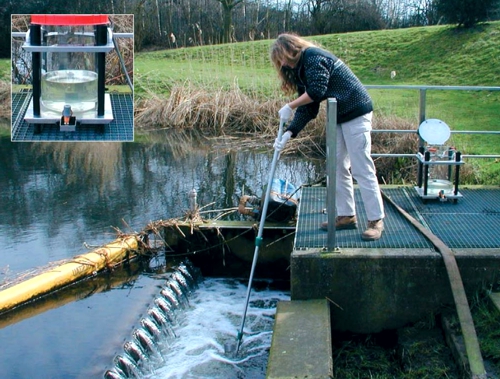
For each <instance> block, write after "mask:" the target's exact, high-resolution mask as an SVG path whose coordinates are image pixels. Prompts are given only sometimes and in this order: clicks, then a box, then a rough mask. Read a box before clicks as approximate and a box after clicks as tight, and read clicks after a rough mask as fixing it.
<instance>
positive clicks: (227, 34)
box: [217, 0, 243, 42]
mask: <svg viewBox="0 0 500 379" xmlns="http://www.w3.org/2000/svg"><path fill="white" fill-rule="evenodd" d="M217 1H218V2H219V3H221V5H222V42H231V40H232V39H231V35H232V34H233V33H232V32H233V30H232V29H233V20H232V11H233V9H234V7H236V6H237V5H238V4H240V3H241V2H243V0H217Z"/></svg>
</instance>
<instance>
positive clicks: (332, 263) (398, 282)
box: [290, 187, 500, 333]
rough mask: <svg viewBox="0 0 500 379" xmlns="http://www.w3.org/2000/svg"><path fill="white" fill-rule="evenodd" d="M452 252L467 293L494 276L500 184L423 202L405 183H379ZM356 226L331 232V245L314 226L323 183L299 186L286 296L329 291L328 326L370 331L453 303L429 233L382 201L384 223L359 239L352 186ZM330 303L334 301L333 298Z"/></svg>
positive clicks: (499, 266)
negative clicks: (373, 235) (377, 233)
mask: <svg viewBox="0 0 500 379" xmlns="http://www.w3.org/2000/svg"><path fill="white" fill-rule="evenodd" d="M382 189H383V191H384V193H385V194H386V195H389V196H390V198H391V199H392V200H393V201H394V202H396V203H397V204H398V205H399V206H400V207H401V208H403V209H404V210H405V211H406V212H407V213H409V214H411V215H412V216H413V217H414V218H415V219H417V220H418V221H419V222H420V223H422V225H424V226H425V227H426V228H428V229H429V230H430V231H431V232H432V233H433V234H434V235H435V236H437V237H438V238H439V239H440V240H441V241H443V242H444V243H445V244H446V245H447V246H448V247H450V248H451V249H452V251H453V254H454V255H455V258H456V261H457V265H458V267H459V271H460V276H461V278H462V281H463V284H464V287H465V290H466V293H467V295H471V296H472V295H474V294H475V293H476V292H477V291H480V290H481V289H483V288H488V287H490V286H491V285H492V284H494V283H497V282H498V279H499V278H500V188H498V187H488V188H486V187H474V188H472V187H467V188H462V189H461V192H462V193H463V196H464V197H463V198H462V199H460V200H459V201H458V203H457V204H455V203H452V202H444V203H443V202H440V201H439V200H437V201H434V202H432V201H427V202H423V201H422V199H420V198H419V197H418V194H417V193H416V192H415V191H414V190H413V189H412V188H410V187H387V188H382ZM355 199H356V209H357V216H358V224H359V225H358V229H355V230H341V231H337V233H336V242H337V243H336V246H337V248H336V249H335V250H334V251H333V252H328V249H326V248H325V245H326V242H327V233H326V232H324V231H321V230H320V229H319V225H320V224H321V222H323V221H326V218H327V216H326V215H325V214H324V213H323V212H322V209H323V208H324V207H325V205H326V188H324V187H318V188H305V189H304V191H303V192H302V196H301V202H300V208H299V216H298V222H297V230H296V238H295V243H294V250H293V252H292V255H291V263H290V270H291V299H292V301H296V300H309V299H325V298H328V299H329V300H330V301H331V303H332V306H331V315H332V324H331V327H332V329H333V330H339V331H351V332H355V333H375V332H379V331H382V330H385V329H395V328H399V327H402V326H404V325H407V324H409V323H412V322H415V321H418V320H420V319H422V318H423V317H425V316H427V315H429V314H430V313H437V312H440V310H441V309H442V308H443V307H446V306H453V305H454V299H453V296H452V293H451V288H450V283H449V279H448V274H447V271H446V268H445V265H444V262H443V260H442V257H441V254H440V253H439V252H438V250H437V249H436V248H435V247H434V245H433V244H432V243H431V241H430V240H428V239H427V238H426V237H425V236H424V235H422V234H421V233H420V232H419V231H418V230H417V229H416V228H415V227H414V226H413V225H412V224H411V223H410V222H409V221H408V220H406V219H405V218H404V217H403V216H402V215H401V214H400V213H399V212H398V211H397V210H396V209H395V207H394V206H392V204H390V203H388V202H385V210H386V218H385V220H384V223H385V231H384V233H383V236H382V238H381V239H380V240H377V241H363V240H362V239H361V233H362V231H363V229H364V227H365V225H366V223H367V219H366V214H365V212H364V207H363V204H362V202H361V196H360V194H359V190H358V189H356V190H355ZM334 304H335V305H334Z"/></svg>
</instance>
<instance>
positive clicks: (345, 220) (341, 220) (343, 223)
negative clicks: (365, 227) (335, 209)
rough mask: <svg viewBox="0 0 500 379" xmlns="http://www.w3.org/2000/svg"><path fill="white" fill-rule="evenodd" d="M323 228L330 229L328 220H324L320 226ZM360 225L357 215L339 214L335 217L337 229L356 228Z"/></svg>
mask: <svg viewBox="0 0 500 379" xmlns="http://www.w3.org/2000/svg"><path fill="white" fill-rule="evenodd" d="M319 227H320V228H321V229H323V230H328V222H323V223H322V224H321V225H320V226H319ZM357 227H358V222H357V220H356V216H337V218H336V219H335V229H336V230H342V229H356V228H357Z"/></svg>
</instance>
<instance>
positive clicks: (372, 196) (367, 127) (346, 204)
mask: <svg viewBox="0 0 500 379" xmlns="http://www.w3.org/2000/svg"><path fill="white" fill-rule="evenodd" d="M372 115H373V112H370V113H367V114H365V115H363V116H360V117H357V118H355V119H354V120H351V121H348V122H344V123H342V124H338V125H337V178H336V179H337V186H336V191H337V192H336V195H335V196H336V200H335V202H336V207H337V216H353V215H355V214H356V207H355V203H354V187H353V178H354V179H356V182H357V184H358V186H359V190H360V193H361V198H362V200H363V205H364V207H365V212H366V216H367V218H368V220H369V221H374V220H379V219H381V218H384V203H383V202H382V195H381V193H380V188H379V185H378V181H377V176H376V175H375V165H374V163H373V159H372V158H371V156H370V153H371V144H372V142H371V135H370V131H371V130H372ZM349 169H350V170H349Z"/></svg>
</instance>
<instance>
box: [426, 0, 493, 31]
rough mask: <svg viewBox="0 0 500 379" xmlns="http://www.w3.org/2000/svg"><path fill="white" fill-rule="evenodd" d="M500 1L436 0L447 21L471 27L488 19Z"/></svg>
mask: <svg viewBox="0 0 500 379" xmlns="http://www.w3.org/2000/svg"><path fill="white" fill-rule="evenodd" d="M499 3H500V1H499V0H436V7H437V11H438V13H439V14H440V15H441V16H442V17H443V18H444V19H445V21H446V22H448V23H453V24H458V26H463V27H465V28H470V27H471V26H474V25H475V24H477V23H478V22H481V21H487V20H488V19H489V15H490V13H492V12H494V11H495V10H497V9H498V7H499Z"/></svg>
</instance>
